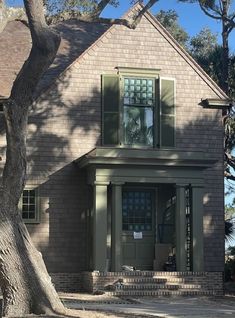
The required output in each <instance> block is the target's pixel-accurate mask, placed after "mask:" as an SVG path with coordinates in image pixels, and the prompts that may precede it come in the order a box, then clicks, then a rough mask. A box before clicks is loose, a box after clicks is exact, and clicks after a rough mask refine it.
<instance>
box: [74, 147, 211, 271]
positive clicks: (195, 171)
mask: <svg viewBox="0 0 235 318" xmlns="http://www.w3.org/2000/svg"><path fill="white" fill-rule="evenodd" d="M76 163H77V164H78V165H79V167H80V168H85V169H87V172H88V178H87V182H88V183H89V184H90V185H91V186H92V187H93V208H92V211H91V214H90V233H89V237H91V241H90V255H89V260H90V264H91V265H90V268H89V270H90V271H91V272H92V271H99V272H101V273H102V272H112V273H115V272H117V273H120V272H121V271H122V269H123V266H124V265H127V266H133V267H135V268H136V269H137V270H140V271H145V270H148V271H153V270H154V271H162V270H163V269H164V265H165V263H166V262H167V260H168V257H169V256H172V257H175V259H176V262H175V265H176V267H175V268H172V270H175V271H177V272H187V271H188V272H203V270H204V265H203V263H204V255H203V196H204V175H203V170H204V169H206V168H208V167H211V166H212V165H213V164H214V163H215V160H213V159H210V158H208V157H207V155H206V154H205V153H202V152H193V153H192V152H184V151H177V150H175V149H174V150H164V151H160V150H153V149H151V150H147V149H146V150H140V149H122V148H119V149H117V148H96V149H94V150H93V151H91V152H90V153H88V154H87V155H85V156H84V157H82V158H81V159H79V160H77V161H76ZM140 202H141V204H140ZM133 210H134V211H133ZM141 210H142V211H141ZM133 213H134V214H133ZM166 220H167V221H166Z"/></svg>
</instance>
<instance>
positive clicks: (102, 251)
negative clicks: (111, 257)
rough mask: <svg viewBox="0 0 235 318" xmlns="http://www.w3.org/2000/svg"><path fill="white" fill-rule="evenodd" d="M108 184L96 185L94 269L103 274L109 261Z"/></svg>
mask: <svg viewBox="0 0 235 318" xmlns="http://www.w3.org/2000/svg"><path fill="white" fill-rule="evenodd" d="M107 186H108V183H107V182H102V183H100V182H99V183H95V184H94V212H93V269H94V270H97V271H100V272H103V271H105V270H106V260H107Z"/></svg>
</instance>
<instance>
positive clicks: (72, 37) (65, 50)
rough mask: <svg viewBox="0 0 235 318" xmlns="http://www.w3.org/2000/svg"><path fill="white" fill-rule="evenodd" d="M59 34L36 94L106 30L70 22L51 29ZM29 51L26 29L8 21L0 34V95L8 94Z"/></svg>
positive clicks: (73, 20) (106, 27) (22, 24)
mask: <svg viewBox="0 0 235 318" xmlns="http://www.w3.org/2000/svg"><path fill="white" fill-rule="evenodd" d="M53 28H54V29H56V30H57V31H58V32H60V34H61V44H60V47H59V50H58V52H57V55H56V58H55V60H54V62H53V64H52V65H51V66H50V68H49V69H48V70H47V71H46V73H45V74H44V75H43V77H42V79H41V81H40V83H39V85H38V92H39V91H41V90H43V89H45V88H46V87H48V86H49V85H50V84H51V83H52V82H53V81H54V80H55V79H56V78H57V77H58V76H59V75H60V74H61V73H62V72H63V71H64V70H65V69H66V68H67V67H68V66H69V65H71V63H72V62H73V61H74V60H76V59H77V58H78V57H79V56H80V55H81V54H82V53H83V52H84V51H85V50H86V49H87V48H88V47H90V46H91V45H92V43H93V42H95V41H96V40H97V39H98V38H99V37H100V36H101V35H102V34H103V33H104V32H105V31H106V30H107V29H108V26H107V25H104V24H100V23H86V22H80V21H78V20H75V19H72V20H68V21H64V22H61V23H59V24H57V25H55V26H53ZM30 49H31V37H30V32H29V28H28V27H27V25H26V24H25V23H24V22H22V21H12V22H9V23H8V24H7V26H6V27H5V29H4V30H3V32H2V33H0V56H1V58H0V96H4V97H8V96H9V95H10V91H11V87H12V84H13V81H14V80H15V78H16V75H17V73H18V72H19V70H20V68H21V66H22V65H23V63H24V61H25V60H26V59H27V57H28V55H29V52H30Z"/></svg>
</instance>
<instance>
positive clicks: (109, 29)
mask: <svg viewBox="0 0 235 318" xmlns="http://www.w3.org/2000/svg"><path fill="white" fill-rule="evenodd" d="M137 7H143V5H142V4H141V3H140V2H139V1H138V2H137V3H136V4H134V5H133V6H132V7H131V8H129V9H128V10H127V11H126V12H125V13H124V14H123V15H122V19H124V18H125V17H126V16H128V15H129V14H130V13H131V12H132V11H133V10H134V9H136V8H137ZM144 15H145V13H144ZM60 23H61V22H60ZM84 23H92V22H84ZM58 24H59V23H58ZM101 24H102V23H101ZM103 24H105V23H103ZM116 27H117V24H112V25H110V27H108V29H107V30H106V31H105V32H104V33H103V34H102V35H101V36H100V37H99V38H98V39H97V40H96V41H95V42H93V43H92V44H91V45H90V46H89V47H88V48H87V49H86V50H85V51H84V52H82V54H81V55H79V56H78V57H77V58H76V59H75V60H74V61H73V62H72V63H71V64H69V65H68V66H67V67H66V68H65V69H64V70H63V71H62V72H61V73H60V74H59V75H58V77H56V78H55V79H54V80H53V81H52V82H51V83H50V84H49V86H48V87H46V88H45V89H44V90H43V89H42V90H41V91H40V92H39V94H38V95H37V97H36V99H35V100H34V103H35V102H36V101H37V100H38V98H40V96H41V95H43V94H45V93H47V92H48V91H49V90H50V89H51V87H52V86H53V85H54V84H55V83H56V82H57V81H58V80H59V78H60V77H61V76H63V75H64V74H65V72H67V71H68V70H69V69H70V68H71V67H73V66H74V64H75V63H79V61H80V60H81V59H82V58H83V57H84V55H86V54H87V53H88V52H89V51H90V50H92V49H93V47H95V46H96V44H97V43H98V42H100V41H101V40H102V39H103V38H104V37H105V36H106V35H107V34H108V33H109V32H110V31H111V30H113V29H115V28H116Z"/></svg>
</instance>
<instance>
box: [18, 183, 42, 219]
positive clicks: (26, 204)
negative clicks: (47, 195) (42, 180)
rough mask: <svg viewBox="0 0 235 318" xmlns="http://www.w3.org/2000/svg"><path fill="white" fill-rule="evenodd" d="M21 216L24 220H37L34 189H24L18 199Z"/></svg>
mask: <svg viewBox="0 0 235 318" xmlns="http://www.w3.org/2000/svg"><path fill="white" fill-rule="evenodd" d="M20 209H21V213H22V218H23V220H24V221H25V222H34V221H38V213H37V194H36V190H35V189H25V190H23V194H22V197H21V200H20Z"/></svg>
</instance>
